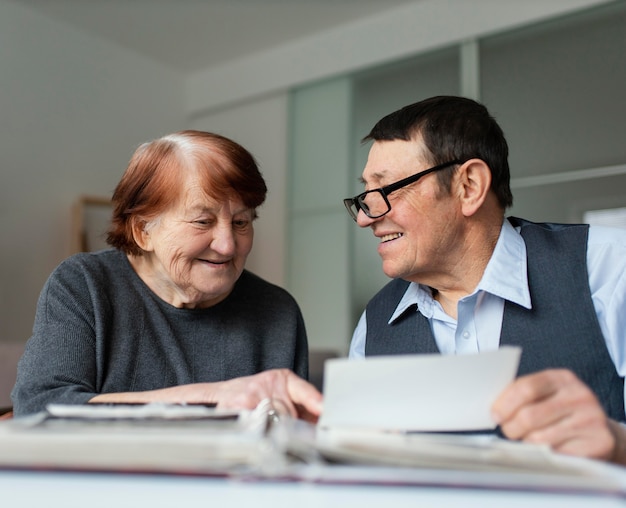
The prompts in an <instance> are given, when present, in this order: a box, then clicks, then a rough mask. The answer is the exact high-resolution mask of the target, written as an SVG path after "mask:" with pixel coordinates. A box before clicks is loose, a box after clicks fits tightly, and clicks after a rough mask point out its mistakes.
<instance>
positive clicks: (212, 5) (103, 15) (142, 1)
mask: <svg viewBox="0 0 626 508" xmlns="http://www.w3.org/2000/svg"><path fill="white" fill-rule="evenodd" d="M12 1H13V2H15V3H19V4H22V5H26V6H29V7H30V8H32V9H35V10H37V11H40V12H41V13H43V14H45V15H46V16H49V17H51V18H54V19H56V20H58V21H62V22H64V23H67V24H69V25H72V26H74V27H77V28H79V29H80V30H83V31H85V32H88V33H90V34H94V35H97V36H100V37H103V38H105V39H108V40H111V41H115V42H116V43H117V44H119V45H121V46H123V47H125V48H127V49H130V50H133V51H136V52H137V53H140V54H142V55H145V56H148V57H150V58H153V59H155V60H157V61H160V62H162V63H163V64H165V65H167V66H170V67H172V68H174V69H178V70H181V71H184V72H192V71H197V70H202V69H207V68H209V67H211V66H213V65H217V64H220V63H223V62H225V61H228V60H233V59H238V58H241V57H244V56H247V55H250V54H252V53H255V52H259V51H263V50H267V49H269V48H272V47H275V46H279V45H281V44H284V43H286V42H289V41H292V40H295V39H298V38H301V37H305V36H308V35H311V34H314V33H318V32H322V31H324V30H326V29H330V28H335V27H337V26H339V25H341V24H345V23H350V22H351V21H354V20H357V19H359V18H363V17H367V16H371V15H375V14H376V13H378V12H381V11H383V10H386V9H389V8H393V7H397V6H400V5H403V4H408V3H415V2H417V1H420V0H12Z"/></svg>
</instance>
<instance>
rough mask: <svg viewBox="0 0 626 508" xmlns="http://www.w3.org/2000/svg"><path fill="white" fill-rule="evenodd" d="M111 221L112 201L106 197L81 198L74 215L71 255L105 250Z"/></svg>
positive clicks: (76, 204)
mask: <svg viewBox="0 0 626 508" xmlns="http://www.w3.org/2000/svg"><path fill="white" fill-rule="evenodd" d="M110 220H111V199H110V198H108V197H105V196H80V197H79V198H78V200H77V201H76V203H75V204H74V209H73V213H72V246H71V253H72V254H73V253H75V252H89V251H95V250H100V249H104V248H106V247H107V244H106V231H107V229H108V227H109V222H110Z"/></svg>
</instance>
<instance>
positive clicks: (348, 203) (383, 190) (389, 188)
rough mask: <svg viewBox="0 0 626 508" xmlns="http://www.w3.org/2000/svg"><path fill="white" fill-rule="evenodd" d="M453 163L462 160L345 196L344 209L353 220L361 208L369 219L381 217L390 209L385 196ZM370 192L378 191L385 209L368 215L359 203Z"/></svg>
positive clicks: (453, 162)
mask: <svg viewBox="0 0 626 508" xmlns="http://www.w3.org/2000/svg"><path fill="white" fill-rule="evenodd" d="M455 164H463V162H462V161H460V160H453V161H449V162H444V163H443V164H438V165H437V166H433V167H432V168H428V169H425V170H424V171H420V172H419V173H415V174H414V175H411V176H407V177H406V178H403V179H402V180H398V181H397V182H394V183H390V184H389V185H385V186H384V187H379V188H378V189H371V190H368V191H365V192H362V193H361V194H357V195H356V196H354V197H353V198H346V199H344V200H343V204H344V206H345V207H346V210H348V213H349V214H350V217H352V219H353V220H354V221H355V222H356V221H357V215H358V213H359V211H360V210H362V211H363V213H364V214H365V215H367V216H368V217H369V218H370V219H378V218H380V217H382V216H383V215H387V214H388V213H389V212H390V211H391V203H389V200H388V199H387V196H388V195H389V194H391V193H392V192H395V191H397V190H399V189H402V188H403V187H406V186H407V185H410V184H412V183H415V182H417V181H418V180H419V179H420V178H422V177H423V176H426V175H428V174H430V173H434V172H435V171H440V170H442V169H445V168H448V167H450V166H454V165H455ZM372 192H378V193H379V194H380V195H381V196H382V198H383V200H384V201H385V204H386V205H387V211H385V212H383V213H381V214H379V215H370V214H369V212H367V211H366V210H365V208H363V205H362V204H361V203H362V202H363V201H364V200H365V196H367V195H368V194H370V193H372ZM352 205H354V207H355V208H356V210H357V213H356V215H355V214H354V213H353V212H352Z"/></svg>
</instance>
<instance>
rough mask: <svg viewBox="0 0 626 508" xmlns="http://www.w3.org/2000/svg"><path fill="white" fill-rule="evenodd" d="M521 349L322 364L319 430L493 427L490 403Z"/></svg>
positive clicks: (511, 371)
mask: <svg viewBox="0 0 626 508" xmlns="http://www.w3.org/2000/svg"><path fill="white" fill-rule="evenodd" d="M520 355H521V349H520V348H519V347H510V346H507V347H501V348H500V349H498V350H496V351H488V352H484V353H480V354H469V355H454V356H452V355H438V354H433V355H399V356H377V357H368V358H365V359H361V360H348V359H347V358H337V359H331V360H327V361H326V363H325V365H324V411H323V413H322V416H321V418H320V422H319V424H320V426H349V427H355V428H359V427H362V428H369V429H386V430H399V431H433V432H437V431H440V432H443V431H464V430H481V429H492V428H494V427H495V426H496V424H495V422H494V421H493V419H492V418H491V405H492V404H493V402H494V401H495V399H496V397H497V396H498V395H499V394H500V392H501V391H502V390H503V389H504V388H505V387H506V386H507V385H508V384H509V383H510V382H511V381H512V380H513V379H514V378H515V375H516V373H517V368H518V365H519V359H520Z"/></svg>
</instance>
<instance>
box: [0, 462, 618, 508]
mask: <svg viewBox="0 0 626 508" xmlns="http://www.w3.org/2000/svg"><path fill="white" fill-rule="evenodd" d="M0 492H1V493H2V494H1V496H2V499H3V500H6V499H8V500H9V501H10V506H14V507H20V508H22V507H25V508H26V507H44V506H45V507H47V508H48V507H49V508H54V507H59V508H61V507H62V508H73V507H81V508H83V507H85V506H89V507H90V508H99V507H103V508H105V507H106V508H111V507H116V508H121V507H126V506H128V507H133V508H137V507H150V508H160V507H168V508H171V507H182V506H185V505H190V506H193V505H198V506H208V505H210V506H220V505H223V504H222V503H227V506H233V507H235V506H271V507H272V508H281V507H285V508H286V507H289V508H294V507H295V508H307V507H316V508H327V507H329V506H341V507H342V508H343V507H350V506H355V507H358V508H369V507H372V508H380V507H381V506H389V507H394V508H401V507H404V506H407V507H408V506H411V507H416V506H428V507H430V506H432V507H437V508H447V507H463V508H471V507H474V506H475V507H481V508H491V507H494V508H501V507H502V506H506V507H507V508H517V507H519V508H522V507H523V508H528V507H532V508H539V507H567V508H577V507H585V508H588V507H589V506H593V507H594V508H605V507H606V508H608V507H622V508H623V507H626V498H623V497H622V498H620V497H617V496H613V495H604V494H602V495H595V494H594V495H588V494H582V495H581V494H572V493H569V494H566V493H553V492H524V491H518V490H510V491H507V490H489V489H480V488H478V489H477V488H441V487H437V488H435V487H424V486H419V487H416V486H371V485H323V484H314V483H308V482H294V481H244V480H240V479H225V478H212V477H193V476H181V475H147V474H121V473H69V472H41V471H10V470H9V471H0ZM216 502H219V503H220V505H216Z"/></svg>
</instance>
